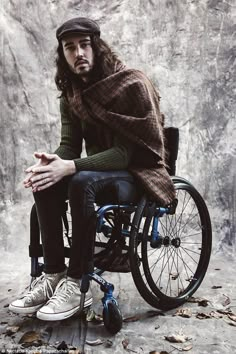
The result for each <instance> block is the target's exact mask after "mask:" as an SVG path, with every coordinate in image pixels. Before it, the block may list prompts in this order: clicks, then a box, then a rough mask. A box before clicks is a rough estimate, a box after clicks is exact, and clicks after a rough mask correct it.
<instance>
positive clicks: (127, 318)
mask: <svg viewBox="0 0 236 354" xmlns="http://www.w3.org/2000/svg"><path fill="white" fill-rule="evenodd" d="M140 319H141V316H131V317H126V318H124V319H123V322H136V321H139V320H140Z"/></svg>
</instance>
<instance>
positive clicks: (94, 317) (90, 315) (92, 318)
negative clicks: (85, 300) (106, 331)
mask: <svg viewBox="0 0 236 354" xmlns="http://www.w3.org/2000/svg"><path fill="white" fill-rule="evenodd" d="M86 321H87V322H93V323H101V322H103V318H102V316H101V315H99V314H97V313H96V312H95V311H94V310H91V309H89V310H88V312H87V314H86Z"/></svg>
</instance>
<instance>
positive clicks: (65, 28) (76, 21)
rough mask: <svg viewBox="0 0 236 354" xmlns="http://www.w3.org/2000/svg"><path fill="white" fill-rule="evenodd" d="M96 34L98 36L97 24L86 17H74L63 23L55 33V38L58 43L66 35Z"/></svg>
mask: <svg viewBox="0 0 236 354" xmlns="http://www.w3.org/2000/svg"><path fill="white" fill-rule="evenodd" d="M74 33H82V34H97V35H98V36H100V28H99V25H98V24H97V22H95V21H93V20H91V19H89V18H86V17H75V18H72V19H71V20H68V21H66V22H65V23H63V24H62V25H61V26H60V27H59V28H58V29H57V31H56V37H57V39H58V41H60V40H61V39H62V38H63V37H65V36H66V35H68V34H74Z"/></svg>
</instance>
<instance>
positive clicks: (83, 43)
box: [62, 34, 94, 81]
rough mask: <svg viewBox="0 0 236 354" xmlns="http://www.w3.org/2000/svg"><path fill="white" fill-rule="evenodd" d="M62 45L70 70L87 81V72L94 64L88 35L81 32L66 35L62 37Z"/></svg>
mask: <svg viewBox="0 0 236 354" xmlns="http://www.w3.org/2000/svg"><path fill="white" fill-rule="evenodd" d="M62 47H63V53H64V56H65V59H66V61H67V63H68V65H69V67H70V69H71V71H73V72H74V73H75V74H78V75H79V76H80V77H81V78H82V79H83V80H84V81H87V80H88V74H89V73H90V71H91V70H92V68H93V66H94V54H93V49H92V46H91V39H90V36H88V35H83V34H76V35H68V36H67V37H65V38H63V39H62Z"/></svg>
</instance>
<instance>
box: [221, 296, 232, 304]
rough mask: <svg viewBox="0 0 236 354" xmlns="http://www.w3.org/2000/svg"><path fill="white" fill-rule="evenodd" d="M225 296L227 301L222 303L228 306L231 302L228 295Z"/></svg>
mask: <svg viewBox="0 0 236 354" xmlns="http://www.w3.org/2000/svg"><path fill="white" fill-rule="evenodd" d="M223 295H224V296H225V297H226V299H225V301H223V302H222V305H223V306H228V305H229V304H230V303H231V300H230V298H229V297H228V296H227V295H225V294H223Z"/></svg>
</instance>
